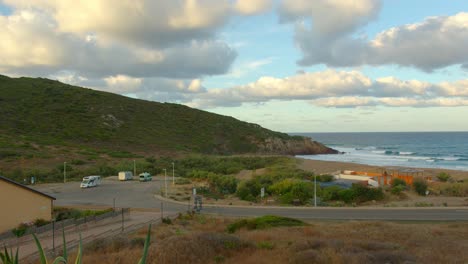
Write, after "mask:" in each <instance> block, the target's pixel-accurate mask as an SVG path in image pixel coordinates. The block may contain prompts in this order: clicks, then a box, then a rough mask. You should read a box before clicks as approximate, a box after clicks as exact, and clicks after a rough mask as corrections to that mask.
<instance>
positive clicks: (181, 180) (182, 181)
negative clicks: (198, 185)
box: [175, 178, 191, 185]
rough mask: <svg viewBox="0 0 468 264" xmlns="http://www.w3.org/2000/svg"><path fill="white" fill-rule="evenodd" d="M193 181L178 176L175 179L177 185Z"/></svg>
mask: <svg viewBox="0 0 468 264" xmlns="http://www.w3.org/2000/svg"><path fill="white" fill-rule="evenodd" d="M190 183H191V181H190V180H189V179H187V178H178V179H176V180H175V184H177V185H183V184H190Z"/></svg>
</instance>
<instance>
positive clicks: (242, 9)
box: [235, 0, 273, 15]
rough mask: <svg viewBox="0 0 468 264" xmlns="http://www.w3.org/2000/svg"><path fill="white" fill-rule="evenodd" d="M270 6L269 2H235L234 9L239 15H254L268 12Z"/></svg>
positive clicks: (265, 0)
mask: <svg viewBox="0 0 468 264" xmlns="http://www.w3.org/2000/svg"><path fill="white" fill-rule="evenodd" d="M272 4H273V3H272V1H271V0H237V2H236V5H235V8H236V10H237V12H239V13H240V14H244V15H254V14H259V13H262V12H265V11H267V10H269V9H270V8H271V6H272Z"/></svg>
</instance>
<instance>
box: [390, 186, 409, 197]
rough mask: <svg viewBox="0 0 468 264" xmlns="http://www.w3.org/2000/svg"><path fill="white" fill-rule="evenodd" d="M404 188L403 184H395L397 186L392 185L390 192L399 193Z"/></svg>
mask: <svg viewBox="0 0 468 264" xmlns="http://www.w3.org/2000/svg"><path fill="white" fill-rule="evenodd" d="M405 189H406V187H405V186H403V185H397V186H393V187H392V188H391V190H390V191H391V192H392V194H395V195H399V194H401V193H402V192H403V191H404V190H405Z"/></svg>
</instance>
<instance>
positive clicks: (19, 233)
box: [11, 223, 31, 237]
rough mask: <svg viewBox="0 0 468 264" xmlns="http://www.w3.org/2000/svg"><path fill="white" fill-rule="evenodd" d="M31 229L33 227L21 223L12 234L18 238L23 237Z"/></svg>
mask: <svg viewBox="0 0 468 264" xmlns="http://www.w3.org/2000/svg"><path fill="white" fill-rule="evenodd" d="M30 227H31V225H28V224H27V223H21V224H19V225H18V226H17V227H16V228H13V229H12V230H11V232H12V233H13V234H14V235H15V236H16V237H22V236H24V234H26V231H27V230H28V229H29V228H30Z"/></svg>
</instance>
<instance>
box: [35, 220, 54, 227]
mask: <svg viewBox="0 0 468 264" xmlns="http://www.w3.org/2000/svg"><path fill="white" fill-rule="evenodd" d="M33 223H34V225H35V226H37V227H40V226H45V225H47V224H49V223H50V221H47V220H45V219H42V218H38V219H36V220H34V222H33Z"/></svg>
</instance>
